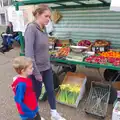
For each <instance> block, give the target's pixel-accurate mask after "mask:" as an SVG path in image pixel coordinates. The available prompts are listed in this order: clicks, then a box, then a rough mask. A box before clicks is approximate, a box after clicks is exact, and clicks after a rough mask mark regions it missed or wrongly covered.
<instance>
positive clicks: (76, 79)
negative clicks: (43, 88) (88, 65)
mask: <svg viewBox="0 0 120 120" xmlns="http://www.w3.org/2000/svg"><path fill="white" fill-rule="evenodd" d="M86 82H87V77H86V76H85V75H84V74H82V73H72V72H68V73H67V74H66V76H65V78H64V80H63V82H62V84H78V85H80V88H81V89H80V93H79V96H78V98H77V100H76V103H75V104H72V105H71V104H66V103H63V102H61V101H58V100H57V102H59V103H61V104H65V105H68V106H71V107H75V108H77V106H78V104H79V102H80V100H81V99H82V98H83V95H84V93H85V84H86ZM59 93H60V90H59V91H58V93H57V95H56V98H57V97H58V96H59Z"/></svg>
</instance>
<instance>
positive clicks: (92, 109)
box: [85, 82, 111, 118]
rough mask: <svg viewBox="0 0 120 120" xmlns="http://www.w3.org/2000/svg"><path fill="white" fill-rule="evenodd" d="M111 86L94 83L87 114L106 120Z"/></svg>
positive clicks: (88, 101) (86, 108)
mask: <svg viewBox="0 0 120 120" xmlns="http://www.w3.org/2000/svg"><path fill="white" fill-rule="evenodd" d="M110 89H111V86H110V85H108V84H102V83H98V82H92V84H91V89H90V93H89V96H88V98H87V101H86V105H85V112H86V113H89V114H93V115H96V116H99V117H102V118H104V117H105V116H106V112H107V107H108V102H109V97H110Z"/></svg>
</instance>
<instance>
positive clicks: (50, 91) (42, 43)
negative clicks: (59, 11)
mask: <svg viewBox="0 0 120 120" xmlns="http://www.w3.org/2000/svg"><path fill="white" fill-rule="evenodd" d="M33 15H34V17H35V21H34V22H33V23H30V24H29V25H28V26H27V28H26V31H25V35H24V37H25V55H26V56H27V57H31V58H32V59H33V65H34V71H33V75H32V76H31V78H32V81H33V87H34V90H35V92H36V96H37V99H39V96H40V94H41V88H42V82H43V83H44V85H45V88H46V91H47V95H48V102H49V104H50V108H51V120H65V119H64V118H63V117H61V116H60V115H59V113H58V112H57V110H56V100H55V95H54V86H53V75H52V70H51V65H50V60H49V53H48V52H49V44H48V36H47V34H46V33H45V32H44V27H45V25H47V24H48V22H49V20H50V17H51V12H50V9H49V8H48V6H47V5H40V6H39V7H38V8H36V10H35V11H34V12H33Z"/></svg>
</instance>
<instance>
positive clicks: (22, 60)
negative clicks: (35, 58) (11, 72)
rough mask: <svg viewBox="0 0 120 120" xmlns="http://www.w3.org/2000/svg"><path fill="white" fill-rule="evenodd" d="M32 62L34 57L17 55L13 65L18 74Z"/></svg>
mask: <svg viewBox="0 0 120 120" xmlns="http://www.w3.org/2000/svg"><path fill="white" fill-rule="evenodd" d="M31 64H32V59H31V58H28V57H24V56H19V57H16V58H15V59H14V60H13V67H14V69H15V71H16V72H17V73H18V74H21V71H22V70H25V69H26V68H27V67H29V65H31Z"/></svg>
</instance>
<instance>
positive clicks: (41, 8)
mask: <svg viewBox="0 0 120 120" xmlns="http://www.w3.org/2000/svg"><path fill="white" fill-rule="evenodd" d="M46 10H50V8H49V7H48V5H45V4H40V5H39V6H38V7H37V8H36V9H35V10H34V11H33V16H34V17H36V15H41V14H42V13H44V11H46Z"/></svg>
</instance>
